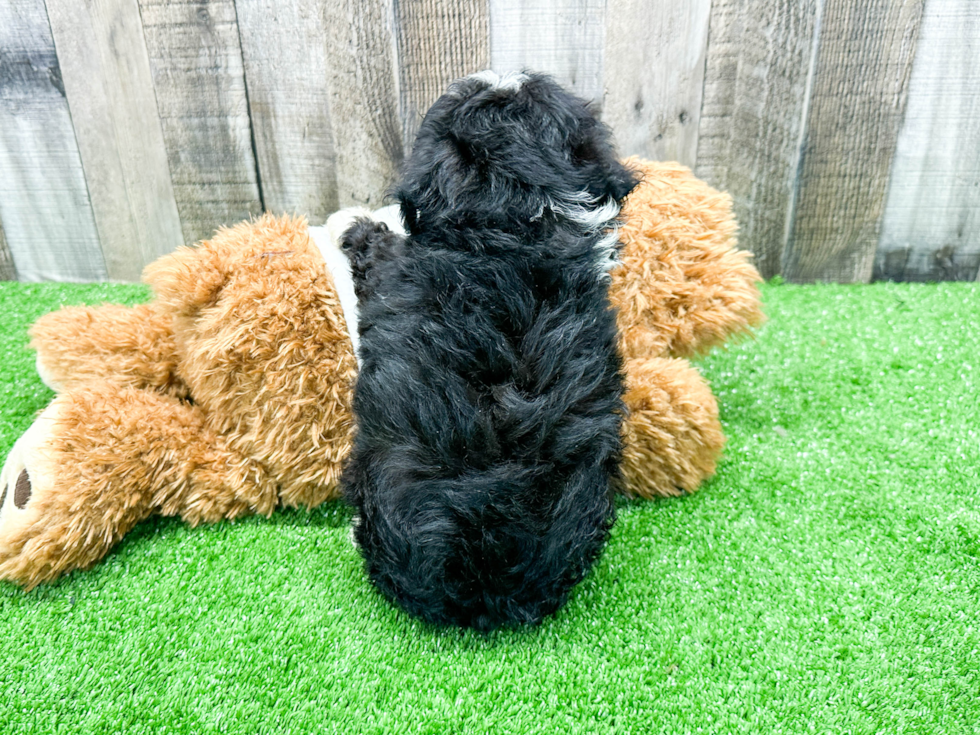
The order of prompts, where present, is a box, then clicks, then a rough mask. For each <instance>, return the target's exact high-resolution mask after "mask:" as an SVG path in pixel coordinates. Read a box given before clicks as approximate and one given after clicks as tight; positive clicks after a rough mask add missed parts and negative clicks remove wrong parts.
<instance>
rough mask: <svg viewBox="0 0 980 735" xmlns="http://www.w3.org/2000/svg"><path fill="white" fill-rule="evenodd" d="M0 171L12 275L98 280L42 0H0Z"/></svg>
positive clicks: (100, 263) (0, 209)
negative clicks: (1, 1)
mask: <svg viewBox="0 0 980 735" xmlns="http://www.w3.org/2000/svg"><path fill="white" fill-rule="evenodd" d="M0 172H2V175H0V219H2V220H3V229H4V232H5V237H6V242H7V248H8V249H9V252H10V256H11V258H12V260H13V262H14V264H15V266H16V270H17V273H18V275H19V277H20V279H21V280H23V281H101V280H104V279H105V278H106V268H105V261H104V260H103V257H102V250H101V248H100V246H99V237H98V231H97V230H96V227H95V219H94V217H93V214H92V207H91V205H90V204H89V197H88V191H87V189H86V186H85V176H84V174H83V172H82V163H81V159H80V157H79V154H78V147H77V145H76V142H75V134H74V131H73V130H72V122H71V115H70V114H69V112H68V103H67V101H66V100H65V91H64V86H63V85H62V81H61V69H60V67H59V64H58V58H57V55H56V54H55V47H54V39H53V38H52V36H51V29H50V27H49V25H48V17H47V13H46V12H45V9H44V3H43V0H5V2H3V3H0Z"/></svg>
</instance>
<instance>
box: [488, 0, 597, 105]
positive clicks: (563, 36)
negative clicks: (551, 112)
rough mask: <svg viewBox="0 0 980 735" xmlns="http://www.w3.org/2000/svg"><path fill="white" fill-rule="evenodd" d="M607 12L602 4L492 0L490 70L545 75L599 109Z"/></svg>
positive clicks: (572, 0)
mask: <svg viewBox="0 0 980 735" xmlns="http://www.w3.org/2000/svg"><path fill="white" fill-rule="evenodd" d="M605 6H606V3H605V0H490V66H491V68H492V69H493V70H494V71H496V72H497V73H499V74H505V73H507V72H514V71H521V70H522V69H525V68H527V69H530V70H531V71H540V72H547V73H548V74H551V75H553V76H554V77H555V79H556V80H557V81H558V82H559V83H561V84H563V85H565V86H566V87H567V88H569V89H571V90H572V91H573V92H575V94H577V95H579V96H580V97H583V98H584V99H586V100H590V101H593V102H595V103H596V105H597V108H598V107H599V106H601V104H602V100H603V88H602V83H603V72H602V62H603V59H602V55H603V47H604V43H605V28H604V22H605Z"/></svg>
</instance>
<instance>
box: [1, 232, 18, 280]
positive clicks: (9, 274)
mask: <svg viewBox="0 0 980 735" xmlns="http://www.w3.org/2000/svg"><path fill="white" fill-rule="evenodd" d="M16 280H17V269H16V268H14V259H13V258H12V257H11V256H10V249H9V248H8V247H7V237H6V236H5V235H4V234H3V220H2V219H0V281H16Z"/></svg>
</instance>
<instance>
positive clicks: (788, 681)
mask: <svg viewBox="0 0 980 735" xmlns="http://www.w3.org/2000/svg"><path fill="white" fill-rule="evenodd" d="M144 293H145V292H144V291H143V290H141V289H139V288H135V287H107V286H97V287H94V286H93V287H90V286H85V287H81V286H55V285H45V286H23V285H2V286H0V314H3V315H5V319H4V321H3V323H2V325H0V340H2V342H0V347H2V350H3V354H4V356H5V361H6V364H5V367H4V370H3V373H2V381H0V452H3V453H5V452H6V450H7V449H8V448H9V447H10V445H11V444H12V443H13V441H14V440H15V439H16V437H17V436H18V435H19V434H20V432H21V431H23V430H24V429H25V428H26V427H27V426H28V424H29V423H30V421H31V417H32V415H33V414H34V413H35V412H37V411H38V410H40V409H41V408H43V407H44V405H45V404H46V402H47V401H48V400H49V399H50V397H51V394H50V393H49V392H48V391H47V390H46V389H45V388H43V387H42V386H41V384H40V382H39V381H38V379H37V378H36V376H35V375H34V372H33V358H32V356H31V354H30V353H29V352H28V351H27V350H26V349H25V344H26V336H25V329H26V327H27V325H28V323H29V322H30V321H31V320H32V319H33V318H35V317H36V316H38V315H40V314H41V313H43V312H45V311H48V310H50V309H52V308H56V307H57V306H58V305H59V304H60V303H62V302H65V303H75V302H79V301H88V302H98V301H101V300H104V299H107V298H108V299H113V300H130V301H133V300H138V299H140V298H142V297H143V295H144ZM765 300H766V303H767V309H768V312H769V314H770V322H769V324H768V325H767V326H766V327H765V328H764V329H763V331H762V332H761V334H760V336H759V338H758V339H757V340H756V341H750V342H745V343H742V344H740V345H737V346H735V347H733V348H732V349H730V350H729V351H727V352H721V353H717V354H715V355H713V356H712V357H710V358H709V359H707V360H705V361H703V363H702V367H703V370H704V372H705V374H706V375H707V377H708V378H709V379H710V380H711V382H712V384H713V386H714V388H715V391H716V393H717V394H718V396H719V400H720V404H721V410H722V417H723V420H724V423H725V427H726V430H727V432H728V435H729V438H730V440H729V445H728V450H727V458H726V460H725V461H724V462H723V463H722V465H721V467H720V469H719V472H718V476H717V477H716V478H715V479H714V480H713V481H712V482H710V483H709V484H707V485H706V486H705V487H704V488H703V489H702V490H701V491H700V492H699V493H697V494H696V495H693V496H690V497H686V498H682V499H676V500H669V501H662V502H631V503H626V502H623V503H621V504H620V508H619V520H618V522H617V524H616V527H615V530H614V533H613V538H612V541H611V542H610V545H609V547H608V549H607V551H606V553H605V555H604V556H603V557H602V559H601V561H600V563H599V564H598V567H597V568H596V569H595V571H594V573H593V574H592V575H591V576H590V577H589V578H588V579H587V580H586V582H585V583H583V584H582V585H581V586H580V587H579V588H578V589H577V591H576V592H575V594H574V595H573V597H572V599H571V601H570V603H569V604H568V606H567V607H566V608H565V609H564V610H563V611H561V612H560V613H559V614H558V615H557V616H556V617H555V618H553V619H549V620H547V621H546V622H545V623H544V624H543V625H541V626H540V627H539V628H536V629H530V630H518V631H506V632H499V633H496V634H493V635H490V636H481V635H477V634H473V633H461V632H458V631H452V630H449V631H445V630H442V631H440V630H433V629H431V628H428V627H426V626H425V625H422V624H420V623H418V622H415V621H413V620H411V619H409V618H408V617H406V616H405V615H404V614H402V613H401V612H399V611H397V610H395V609H394V608H392V607H391V606H390V605H388V604H387V603H386V602H384V601H383V600H382V599H381V598H380V597H379V596H378V595H377V594H376V593H374V592H373V591H372V589H371V588H370V587H369V586H368V584H367V582H366V581H365V579H364V577H363V576H362V574H361V571H360V567H359V564H358V559H357V557H356V554H355V551H354V549H353V547H352V546H351V545H350V543H349V542H348V540H347V524H348V522H349V519H350V514H349V512H348V511H347V510H346V509H345V508H343V507H342V506H340V505H339V504H328V505H326V506H324V507H323V508H320V509H317V510H316V511H314V512H312V513H309V514H307V513H301V512H291V513H279V514H276V515H275V516H273V518H272V519H270V520H263V519H249V520H246V521H243V522H237V523H234V524H228V523H224V524H220V525H218V526H213V527H208V528H199V529H196V530H189V529H187V528H185V527H184V526H183V525H182V524H181V523H180V522H178V521H175V520H155V521H151V522H148V523H145V524H143V525H141V526H139V527H138V529H137V530H136V531H135V532H134V533H132V534H131V535H130V536H129V537H128V538H127V539H126V540H125V541H124V542H123V543H122V544H121V545H120V546H119V547H118V548H117V549H116V550H115V551H114V552H112V553H111V554H110V556H109V557H108V558H107V559H106V560H105V562H104V563H102V564H101V565H100V566H98V567H97V568H95V569H94V570H92V571H89V572H84V573H76V574H73V575H71V576H70V577H68V578H67V579H64V580H63V581H61V582H60V583H58V584H55V585H51V586H46V587H43V588H40V589H37V590H35V591H34V592H32V593H29V594H24V593H22V592H21V591H20V590H18V589H16V588H14V587H12V586H10V585H5V584H2V583H0V652H2V659H0V732H3V733H5V734H7V733H22V732H24V733H26V732H39V733H40V732H56V731H60V732H71V733H88V732H127V733H138V732H164V731H166V732H175V733H204V732H229V733H257V732H269V733H272V732H276V733H278V732H294V733H308V732H320V731H325V732H331V731H335V732H350V733H388V732H390V733H398V732H424V733H444V732H464V731H465V732H494V733H522V734H523V733H538V732H540V733H572V732H580V733H604V732H636V733H648V732H649V733H659V732H664V733H701V732H704V733H737V732H748V733H808V732H814V733H889V734H891V733H961V732H980V508H978V506H980V502H978V501H980V480H978V468H980V419H978V409H980V405H978V403H980V359H978V355H980V328H978V327H980V288H978V287H977V286H976V285H968V284H942V285H925V286H919V285H916V286H907V285H886V284H882V285H875V286H870V287H854V286H822V287H796V286H785V285H783V286H769V287H767V288H766V289H765Z"/></svg>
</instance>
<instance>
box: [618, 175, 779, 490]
mask: <svg viewBox="0 0 980 735" xmlns="http://www.w3.org/2000/svg"><path fill="white" fill-rule="evenodd" d="M626 165H628V166H630V167H631V168H632V169H633V170H634V171H637V172H638V173H639V174H640V176H641V177H642V179H643V183H642V184H641V185H640V186H638V187H637V188H636V189H635V190H634V192H633V194H631V195H630V197H629V198H628V199H627V200H626V203H625V205H624V206H623V210H622V212H621V215H620V216H621V218H622V220H623V226H622V227H621V228H620V231H619V239H620V241H621V242H622V244H623V249H622V252H621V253H620V262H621V264H620V265H619V266H618V267H617V268H616V269H615V270H613V272H612V283H611V284H610V287H609V298H610V300H611V301H612V303H613V305H614V306H615V307H616V309H617V310H618V320H617V321H618V326H619V336H620V350H621V351H622V354H623V356H624V357H625V358H626V359H627V363H626V374H627V391H626V395H625V396H624V400H625V402H626V407H627V408H628V409H629V412H630V413H629V417H628V418H627V420H626V422H625V424H624V427H623V430H624V451H623V463H622V468H621V469H622V475H623V478H622V482H621V490H622V492H624V493H625V494H627V495H633V496H638V497H643V498H651V497H657V496H670V495H680V494H681V493H683V492H685V491H687V492H691V491H694V490H696V489H697V488H698V486H699V485H700V484H701V483H702V482H703V481H704V480H705V479H706V478H708V477H710V476H711V475H713V474H714V471H715V466H716V464H717V462H718V459H719V457H720V456H721V450H722V448H723V447H724V444H725V436H724V434H723V433H722V430H721V424H720V423H719V421H718V404H717V403H716V401H715V397H714V396H713V395H712V393H711V389H710V388H709V387H708V384H707V383H706V382H705V380H704V379H703V378H702V377H701V376H700V374H699V373H698V372H697V371H696V370H695V369H694V368H692V367H691V366H690V365H689V364H688V363H687V362H686V361H684V360H678V359H666V358H677V357H693V356H696V355H703V354H705V353H707V352H708V351H709V350H710V349H711V348H712V347H715V346H717V345H720V344H722V343H723V342H725V341H726V340H728V339H731V338H732V337H736V336H739V335H744V334H748V333H749V332H750V331H751V328H752V327H755V326H758V325H759V324H761V323H762V321H763V320H764V316H763V313H762V308H761V304H760V302H759V291H758V288H757V284H758V283H759V282H760V281H761V278H760V277H759V273H758V271H756V269H755V268H754V267H753V266H752V265H751V264H750V263H749V258H750V255H749V253H746V252H744V251H741V250H738V249H737V248H736V241H735V232H736V230H737V228H738V226H737V224H736V222H735V217H734V216H733V214H732V201H731V197H730V196H728V194H723V193H721V192H718V191H716V190H714V189H712V188H711V187H710V186H708V185H707V184H705V183H704V182H703V181H700V180H699V179H697V178H695V176H694V175H693V174H692V173H691V171H690V169H688V168H686V167H684V166H681V165H680V164H677V163H655V162H652V161H644V160H642V159H639V158H630V159H627V161H626Z"/></svg>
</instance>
